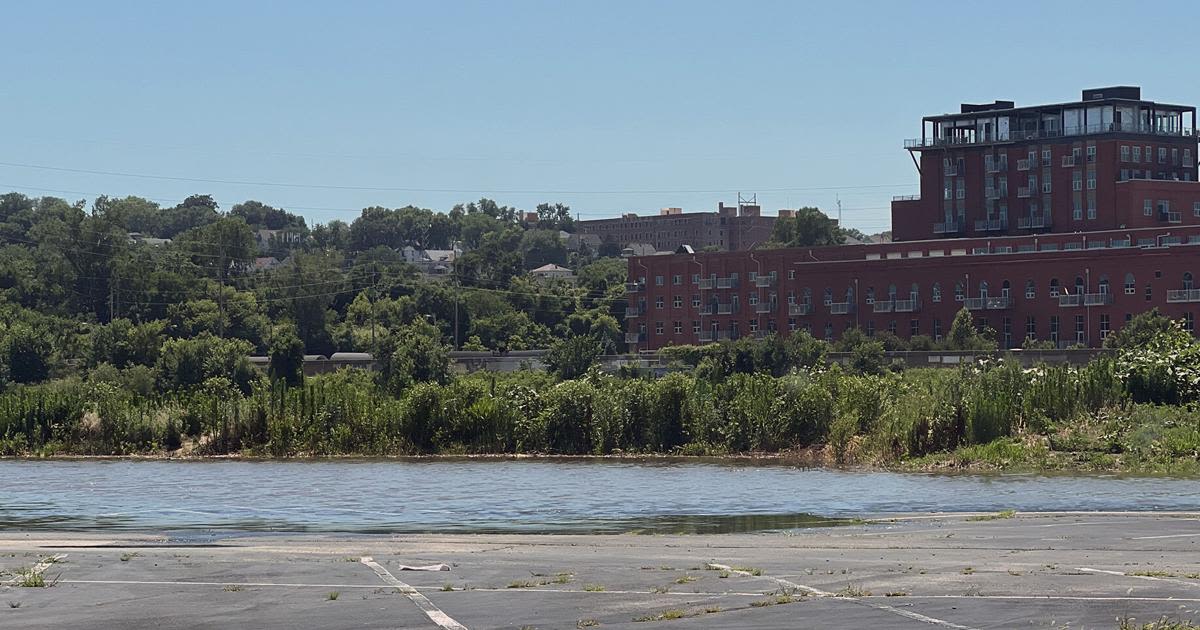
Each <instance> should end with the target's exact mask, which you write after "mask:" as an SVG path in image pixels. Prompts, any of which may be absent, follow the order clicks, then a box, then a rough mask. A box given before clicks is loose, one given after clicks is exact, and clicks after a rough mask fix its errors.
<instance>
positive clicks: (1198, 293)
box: [1167, 289, 1200, 303]
mask: <svg viewBox="0 0 1200 630" xmlns="http://www.w3.org/2000/svg"><path fill="white" fill-rule="evenodd" d="M1167 301H1168V302H1173V303H1178V302H1200V289H1171V290H1170V291H1167Z"/></svg>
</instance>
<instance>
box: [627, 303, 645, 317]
mask: <svg viewBox="0 0 1200 630" xmlns="http://www.w3.org/2000/svg"><path fill="white" fill-rule="evenodd" d="M641 314H642V309H640V308H638V307H636V306H629V307H626V309H625V319H633V318H635V317H637V316H639V315H641Z"/></svg>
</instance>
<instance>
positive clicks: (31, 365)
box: [0, 322, 53, 383]
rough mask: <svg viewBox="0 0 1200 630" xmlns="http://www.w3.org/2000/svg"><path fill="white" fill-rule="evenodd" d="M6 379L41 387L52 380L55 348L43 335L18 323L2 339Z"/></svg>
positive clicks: (1, 347) (0, 342)
mask: <svg viewBox="0 0 1200 630" xmlns="http://www.w3.org/2000/svg"><path fill="white" fill-rule="evenodd" d="M0 350H2V351H3V352H2V354H0V357H2V358H3V360H4V364H5V368H6V370H5V371H6V372H7V377H8V379H9V380H11V381H13V382H14V383H40V382H41V381H44V380H46V379H47V378H49V377H50V357H51V352H52V351H53V348H51V346H50V341H49V339H47V338H46V334H45V333H44V332H43V331H39V330H36V329H34V328H33V327H31V326H29V325H27V324H24V323H20V322H18V323H16V324H14V325H13V326H10V327H9V328H8V330H6V331H4V333H3V337H2V338H0Z"/></svg>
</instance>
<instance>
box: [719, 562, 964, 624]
mask: <svg viewBox="0 0 1200 630" xmlns="http://www.w3.org/2000/svg"><path fill="white" fill-rule="evenodd" d="M708 566H710V567H714V568H717V569H721V570H724V571H729V572H730V573H736V574H738V575H741V576H744V577H750V578H758V579H763V580H770V581H772V582H774V583H776V584H778V585H780V586H783V587H786V588H791V589H796V590H801V591H804V592H806V593H809V594H811V595H815V596H817V597H825V598H830V599H833V600H835V601H844V602H849V603H852V604H857V605H859V606H865V607H867V608H873V609H875V610H879V611H883V612H889V613H892V614H894V615H900V616H901V617H907V618H908V619H912V620H913V621H920V622H921V623H928V624H933V625H935V626H942V627H944V628H954V629H955V630H974V629H973V628H971V627H970V626H962V625H959V624H956V623H953V622H950V621H946V620H945V619H938V618H937V617H930V616H928V615H922V614H921V613H917V612H913V611H911V610H901V609H899V608H896V607H895V606H888V605H887V604H880V603H878V602H873V601H869V600H867V599H864V598H861V597H839V596H838V595H836V594H834V593H830V592H829V591H822V590H821V589H819V588H814V587H812V586H808V585H806V584H800V583H798V582H793V581H791V580H785V579H783V578H777V577H771V576H769V575H754V574H753V573H750V572H749V571H743V570H740V569H735V568H733V567H731V566H728V565H724V564H716V563H713V562H710V563H708Z"/></svg>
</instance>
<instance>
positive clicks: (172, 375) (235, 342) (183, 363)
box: [154, 333, 260, 394]
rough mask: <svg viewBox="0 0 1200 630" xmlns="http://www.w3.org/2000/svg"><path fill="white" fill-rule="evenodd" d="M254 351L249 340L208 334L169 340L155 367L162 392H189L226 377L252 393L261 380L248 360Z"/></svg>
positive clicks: (165, 343)
mask: <svg viewBox="0 0 1200 630" xmlns="http://www.w3.org/2000/svg"><path fill="white" fill-rule="evenodd" d="M252 349H253V348H251V346H250V344H249V343H246V342H245V341H241V340H239V339H220V338H217V337H214V336H212V335H210V334H207V333H205V334H203V335H200V336H199V337H196V338H194V339H168V340H167V341H165V342H163V345H162V348H160V350H159V353H158V361H157V362H156V363H155V365H154V370H155V372H156V376H157V380H158V386H159V388H160V389H162V390H174V391H178V390H186V389H190V388H193V387H197V386H199V385H201V384H202V383H204V381H205V380H207V379H209V378H211V377H223V378H227V379H229V380H230V381H231V382H233V383H234V384H235V385H237V387H238V389H239V390H241V392H242V393H243V394H248V393H250V389H251V386H252V384H253V382H254V381H255V380H256V379H257V378H259V377H260V376H259V374H258V372H257V370H255V369H254V367H253V366H251V365H250V360H249V359H248V358H247V355H249V354H250V351H251V350H252Z"/></svg>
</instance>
